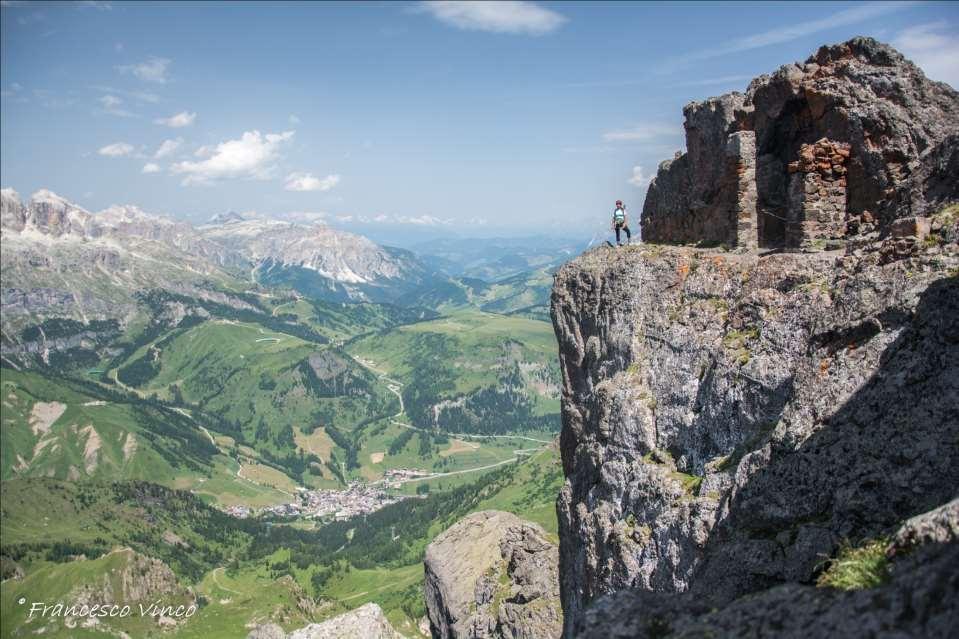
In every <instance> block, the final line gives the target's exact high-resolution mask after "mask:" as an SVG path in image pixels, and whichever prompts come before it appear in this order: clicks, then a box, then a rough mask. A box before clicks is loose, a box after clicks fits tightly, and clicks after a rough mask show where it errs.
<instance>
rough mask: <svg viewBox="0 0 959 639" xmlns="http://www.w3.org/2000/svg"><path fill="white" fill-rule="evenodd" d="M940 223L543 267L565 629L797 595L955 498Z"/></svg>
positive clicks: (947, 285) (948, 314)
mask: <svg viewBox="0 0 959 639" xmlns="http://www.w3.org/2000/svg"><path fill="white" fill-rule="evenodd" d="M956 212H957V210H956V208H955V207H953V208H951V209H947V210H946V211H945V212H943V213H942V214H941V215H939V216H936V217H935V218H934V222H933V226H935V227H936V228H938V229H939V230H938V231H937V232H936V233H934V234H933V235H931V236H930V237H931V238H932V240H931V241H926V242H913V243H912V244H911V245H910V246H912V249H911V252H909V253H908V254H904V255H901V256H898V257H897V256H896V255H895V254H893V253H890V252H889V251H888V250H887V249H888V246H886V245H884V244H883V243H882V242H877V243H876V244H875V245H872V246H870V247H865V248H859V249H857V250H855V251H851V252H846V251H827V252H822V253H816V254H789V253H786V254H774V255H765V256H760V255H758V254H743V255H738V254H733V253H726V252H723V251H720V250H709V249H693V248H679V247H667V246H648V245H647V246H641V247H639V246H634V247H629V248H626V249H609V248H605V247H604V248H598V249H594V250H592V251H590V252H587V253H586V254H584V255H583V256H581V257H579V258H578V259H576V260H573V261H572V262H570V263H568V264H567V265H565V266H564V267H563V268H562V269H560V271H559V272H558V273H557V275H556V280H555V285H554V290H553V297H552V313H553V321H554V325H555V328H556V334H557V337H558V340H559V345H560V362H561V366H562V371H563V406H562V417H563V430H562V434H561V453H562V459H563V467H564V472H565V474H566V477H567V479H566V483H565V486H564V488H563V489H562V491H561V494H560V496H559V499H558V503H557V508H558V513H559V522H560V579H561V594H562V599H563V610H564V616H565V619H566V629H565V633H566V636H573V635H574V634H575V632H576V631H577V630H581V631H584V632H585V626H584V625H583V624H584V623H585V616H584V611H585V610H586V608H587V607H588V606H589V605H590V604H591V603H592V602H593V601H594V600H596V599H597V598H599V597H601V596H603V595H605V594H609V593H614V592H617V591H626V590H631V589H632V590H639V591H646V592H651V593H682V592H686V591H690V592H691V593H693V594H694V595H695V599H696V600H698V601H699V602H700V603H701V604H702V605H707V606H711V607H717V608H721V607H723V606H726V605H728V604H730V603H731V602H733V601H735V600H737V599H738V598H740V597H742V596H743V595H747V594H750V593H757V592H761V591H766V590H767V589H769V588H772V587H774V586H776V585H779V584H812V583H814V582H815V580H816V578H817V576H818V575H819V573H820V572H821V570H822V565H823V562H824V560H825V559H827V558H829V557H832V556H834V555H835V554H836V552H837V550H838V549H839V548H840V547H841V545H842V544H843V543H844V542H845V541H847V540H849V541H852V542H856V543H858V542H859V541H861V540H867V539H879V538H882V537H884V536H886V535H889V534H891V533H892V532H894V531H895V529H896V527H897V526H898V525H900V524H901V523H902V522H903V521H904V520H906V519H907V518H909V517H912V516H915V515H918V514H921V513H924V512H926V511H929V510H932V509H934V508H936V507H938V506H940V505H942V504H944V503H946V502H947V501H949V500H950V499H952V498H953V497H955V495H956V491H957V487H959V339H957V337H956V336H957V335H959V249H957V245H956V237H957V229H956ZM913 239H914V238H913ZM884 246H885V248H884ZM621 594H622V596H624V597H627V598H628V597H629V596H630V595H629V593H621ZM617 606H618V608H617V609H618V610H626V609H627V607H626V606H625V605H624V604H623V603H622V601H619V603H618V604H617ZM633 612H634V613H636V611H635V610H633ZM637 614H638V613H637ZM645 614H649V611H648V610H647V611H646V613H645ZM610 618H612V616H611V615H605V616H603V615H598V616H593V617H592V619H593V622H596V623H607V622H608V621H609V619H610ZM604 630H609V628H608V627H605V626H604V627H603V628H602V630H600V631H596V630H595V629H594V631H593V632H592V634H591V635H589V636H601V635H602V631H604ZM610 636H612V635H610Z"/></svg>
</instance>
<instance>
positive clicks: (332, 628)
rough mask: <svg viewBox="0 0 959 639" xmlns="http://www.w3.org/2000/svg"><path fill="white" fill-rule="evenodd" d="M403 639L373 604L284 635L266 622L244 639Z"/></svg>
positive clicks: (277, 628)
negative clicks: (359, 638) (360, 638)
mask: <svg viewBox="0 0 959 639" xmlns="http://www.w3.org/2000/svg"><path fill="white" fill-rule="evenodd" d="M358 637H362V638H363V639H403V635H401V634H400V633H398V632H396V630H394V629H393V626H392V625H390V622H389V620H388V619H387V618H386V615H384V614H383V610H382V609H381V608H380V607H379V606H377V605H376V604H375V603H368V604H366V605H363V606H360V607H359V608H356V609H355V610H351V611H349V612H347V613H344V614H342V615H338V616H336V617H333V618H332V619H327V620H326V621H324V622H322V623H313V624H310V625H309V626H306V627H305V628H300V629H299V630H294V631H293V632H291V633H289V634H286V633H285V632H283V629H282V628H281V627H280V626H278V625H276V624H274V623H268V624H263V625H260V626H257V627H256V628H254V629H253V630H252V631H250V633H249V634H248V635H247V639H357V638H358Z"/></svg>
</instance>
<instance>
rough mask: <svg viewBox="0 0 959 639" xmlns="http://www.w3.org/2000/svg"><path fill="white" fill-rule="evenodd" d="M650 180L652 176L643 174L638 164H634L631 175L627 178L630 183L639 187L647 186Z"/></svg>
mask: <svg viewBox="0 0 959 639" xmlns="http://www.w3.org/2000/svg"><path fill="white" fill-rule="evenodd" d="M652 181H653V176H652V175H650V176H648V177H647V176H645V175H643V167H641V166H639V165H636V166H634V167H633V176H632V177H631V178H629V180H628V182H629V183H630V184H632V185H633V186H636V187H639V188H641V189H642V188H646V187H647V186H649V183H650V182H652Z"/></svg>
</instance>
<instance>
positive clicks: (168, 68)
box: [0, 2, 959, 235]
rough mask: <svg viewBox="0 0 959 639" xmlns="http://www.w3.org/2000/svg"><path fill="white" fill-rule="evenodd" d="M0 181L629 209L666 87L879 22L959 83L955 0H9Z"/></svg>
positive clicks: (310, 208)
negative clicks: (655, 0) (168, 0)
mask: <svg viewBox="0 0 959 639" xmlns="http://www.w3.org/2000/svg"><path fill="white" fill-rule="evenodd" d="M0 11H2V62H0V71H2V79H0V89H2V103H0V105H2V110H0V126H2V128H0V142H2V144H0V147H2V148H0V167H2V168H0V173H2V175H0V182H2V186H3V187H12V188H14V189H16V190H18V191H19V192H20V193H21V195H23V196H24V197H28V196H29V194H30V193H32V192H33V191H35V190H37V189H39V188H49V189H51V190H54V191H56V192H58V193H60V194H61V195H63V196H65V197H68V198H70V199H72V200H74V201H77V202H78V203H80V204H81V205H83V206H85V207H87V208H88V209H90V210H98V209H101V208H104V207H106V206H109V205H111V204H127V203H129V204H136V205H138V206H140V207H142V208H143V209H145V210H147V211H150V212H156V213H165V214H168V215H172V216H176V217H182V218H185V219H191V220H194V221H197V220H205V219H207V218H208V217H209V216H211V215H212V214H214V213H216V212H220V211H225V210H229V209H232V210H236V211H240V212H256V214H258V215H263V216H283V217H287V218H290V219H304V220H306V219H319V218H325V219H327V220H330V221H333V222H334V223H337V224H338V225H340V226H346V227H349V225H350V224H353V223H356V222H357V221H359V220H366V221H371V220H376V219H378V220H382V221H383V223H384V224H385V223H387V222H389V223H408V224H411V225H417V224H419V225H423V224H424V223H429V224H432V225H434V226H439V227H441V228H443V227H445V228H449V229H450V231H451V232H455V233H458V234H462V235H468V234H470V233H474V232H476V233H479V232H490V231H491V230H496V231H497V232H505V231H515V232H528V231H529V230H531V229H536V228H538V229H540V230H544V231H549V232H580V230H581V229H589V228H593V227H595V226H596V225H597V224H599V225H604V224H605V223H606V215H607V212H608V209H609V208H610V206H609V205H610V204H611V202H612V201H613V200H615V199H616V198H621V199H623V200H625V201H626V202H627V204H628V205H630V207H631V209H632V210H633V211H634V212H635V213H636V214H638V212H639V210H640V209H641V208H642V199H643V196H644V193H645V187H646V184H647V183H648V179H649V178H650V177H651V176H652V175H653V174H654V173H655V169H656V166H657V165H658V163H659V162H660V161H661V160H663V159H665V158H668V157H671V156H672V155H673V153H674V152H675V151H676V150H678V149H681V148H682V147H683V136H682V107H683V105H684V104H686V103H687V102H689V101H691V100H698V99H703V98H705V97H708V96H711V95H718V94H720V93H724V92H727V91H730V90H737V89H738V90H743V89H745V87H746V85H747V84H748V81H749V79H750V78H752V77H754V76H756V75H758V74H760V73H763V72H769V71H772V70H774V69H775V68H776V67H778V66H779V65H782V64H785V63H787V62H792V61H796V60H802V59H805V58H806V57H808V55H809V54H811V53H812V52H813V51H814V50H815V49H816V48H817V47H818V46H819V45H821V44H823V43H832V42H839V41H842V40H844V39H847V38H849V37H851V36H854V35H859V34H864V35H873V36H875V37H877V38H879V39H881V40H883V41H887V42H890V43H893V44H894V45H897V46H898V47H900V48H901V49H902V50H903V51H904V52H905V53H906V54H907V55H908V56H910V57H911V58H912V59H914V60H915V61H916V62H918V63H919V64H920V65H921V66H922V67H923V68H924V69H925V71H926V73H927V74H928V75H930V76H931V77H933V78H935V79H939V80H944V81H948V82H950V83H951V84H952V85H953V86H959V7H957V4H955V3H821V2H817V3H770V4H760V3H731V4H709V3H705V4H698V3H688V2H682V3H670V4H631V3H618V2H617V3H601V2H590V3H550V2H538V3H528V2H501V3H493V4H486V3H465V4H464V3H456V2H445V3H444V2H438V3H400V2H387V3H367V4H364V3H348V4H330V3H318V4H312V3H279V2H275V3H269V4H257V3H240V4H215V3H211V4H203V3H198V4H190V3H172V4H162V3H145V2H142V3H141V2H137V3H130V4H127V3H122V2H112V3H106V2H98V3H63V4H55V3H30V2H2V9H0Z"/></svg>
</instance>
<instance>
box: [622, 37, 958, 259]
mask: <svg viewBox="0 0 959 639" xmlns="http://www.w3.org/2000/svg"><path fill="white" fill-rule="evenodd" d="M683 114H684V115H685V118H686V120H685V126H686V148H687V152H686V153H684V154H677V157H676V158H674V159H673V160H671V161H667V162H664V163H663V164H661V165H660V168H659V172H658V174H657V176H656V178H655V179H654V180H653V182H652V183H651V184H650V186H649V190H648V192H647V196H646V201H645V204H644V206H643V213H642V220H641V222H642V223H641V227H642V234H643V239H644V240H645V241H654V242H666V243H681V244H689V243H700V244H704V245H716V244H725V245H727V246H741V247H746V248H752V247H754V246H755V245H757V244H758V245H761V246H773V247H777V246H789V247H796V248H807V249H808V248H810V247H811V246H812V245H814V244H815V243H817V242H819V241H828V240H836V239H841V238H844V237H846V236H847V235H852V234H855V233H856V232H858V231H859V229H858V228H853V229H851V230H850V231H851V232H847V229H846V228H845V223H846V222H847V221H849V220H852V219H856V218H858V217H860V216H862V215H864V214H868V216H869V217H871V218H873V219H875V220H876V221H877V223H878V228H879V230H880V231H882V230H884V229H886V228H887V227H888V226H889V225H890V224H891V223H892V221H893V220H894V219H896V218H898V217H907V216H916V215H919V216H922V215H927V214H929V213H930V212H932V211H935V210H938V209H939V208H941V206H942V204H943V203H945V202H948V201H950V200H955V199H957V198H959V144H957V135H959V134H957V133H956V131H957V130H959V94H957V92H956V91H955V90H953V89H952V88H951V87H949V86H948V85H946V84H943V83H940V82H933V81H931V80H928V79H927V78H926V77H925V76H924V75H923V73H922V71H921V70H920V69H919V68H918V67H916V66H915V65H914V64H913V63H911V62H909V61H908V60H906V59H905V58H904V57H903V56H902V55H901V54H899V53H898V52H897V51H895V50H894V49H892V48H890V47H888V46H886V45H884V44H881V43H879V42H876V41H875V40H873V39H871V38H854V39H852V40H849V41H848V42H845V43H842V44H837V45H833V46H825V47H822V48H821V49H819V51H817V52H816V53H815V54H814V55H812V56H811V57H809V58H808V59H807V60H806V61H805V63H802V64H798V63H797V64H789V65H786V66H783V67H781V68H780V69H779V70H777V71H776V72H775V73H773V74H771V75H764V76H761V77H759V78H757V79H755V80H754V81H753V82H752V83H751V84H750V85H749V88H748V89H747V90H746V92H745V93H744V94H740V93H731V94H728V95H724V96H721V97H718V98H711V99H709V100H706V101H704V102H700V103H696V102H694V103H691V104H689V105H687V106H686V108H685V109H684V110H683ZM815 145H820V146H822V145H827V146H830V147H835V148H836V149H840V150H841V152H840V153H836V154H830V155H829V156H828V157H825V158H823V157H816V159H817V160H818V162H817V163H816V165H815V166H813V167H804V168H803V170H800V166H799V165H800V163H801V162H802V161H803V160H804V158H806V157H810V158H811V157H813V156H814V155H815V153H814V150H813V149H812V147H813V146H815ZM820 204H821V205H820ZM834 205H838V206H840V207H841V208H838V209H837V208H835V206H834ZM820 217H821V218H822V219H820ZM816 248H821V247H816Z"/></svg>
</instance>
